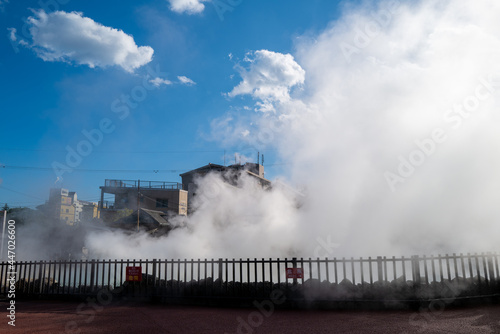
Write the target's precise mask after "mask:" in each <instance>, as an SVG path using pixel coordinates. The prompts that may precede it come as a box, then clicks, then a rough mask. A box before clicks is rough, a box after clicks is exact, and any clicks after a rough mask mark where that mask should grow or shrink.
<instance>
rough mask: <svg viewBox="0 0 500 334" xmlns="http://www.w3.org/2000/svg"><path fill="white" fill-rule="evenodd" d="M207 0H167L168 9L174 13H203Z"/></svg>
mask: <svg viewBox="0 0 500 334" xmlns="http://www.w3.org/2000/svg"><path fill="white" fill-rule="evenodd" d="M207 1H208V0H168V2H170V9H171V10H172V11H174V12H176V13H187V14H198V13H201V12H203V10H204V9H205V5H204V4H203V2H207Z"/></svg>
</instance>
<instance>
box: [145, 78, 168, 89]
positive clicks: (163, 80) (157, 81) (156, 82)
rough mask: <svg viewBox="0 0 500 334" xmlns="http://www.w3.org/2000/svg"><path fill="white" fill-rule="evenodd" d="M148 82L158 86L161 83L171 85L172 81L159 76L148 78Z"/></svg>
mask: <svg viewBox="0 0 500 334" xmlns="http://www.w3.org/2000/svg"><path fill="white" fill-rule="evenodd" d="M149 82H150V83H152V84H153V85H154V86H155V87H160V86H161V85H171V84H172V81H170V80H168V79H162V78H160V77H156V78H154V79H150V80H149Z"/></svg>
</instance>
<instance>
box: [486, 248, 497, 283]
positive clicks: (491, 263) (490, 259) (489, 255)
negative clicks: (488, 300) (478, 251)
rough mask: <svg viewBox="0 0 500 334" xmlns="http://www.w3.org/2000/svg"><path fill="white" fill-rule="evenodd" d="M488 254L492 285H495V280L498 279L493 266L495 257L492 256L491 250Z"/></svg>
mask: <svg viewBox="0 0 500 334" xmlns="http://www.w3.org/2000/svg"><path fill="white" fill-rule="evenodd" d="M486 254H487V259H488V271H489V273H490V275H489V277H490V286H491V287H493V286H494V282H495V280H496V278H495V269H494V266H493V257H492V256H491V252H488V253H486Z"/></svg>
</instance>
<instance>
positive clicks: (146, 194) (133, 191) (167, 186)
mask: <svg viewBox="0 0 500 334" xmlns="http://www.w3.org/2000/svg"><path fill="white" fill-rule="evenodd" d="M99 188H100V189H101V201H100V202H99V210H100V211H101V216H103V218H105V217H104V216H106V215H107V216H109V214H112V213H113V212H116V211H118V210H123V209H131V210H134V211H136V210H137V209H149V210H156V211H162V212H172V213H174V214H177V215H186V214H187V205H188V193H187V191H184V190H183V189H182V184H180V183H177V182H162V181H143V180H108V179H106V180H105V183H104V186H101V187H99ZM106 195H112V196H113V197H114V199H112V200H105V197H106Z"/></svg>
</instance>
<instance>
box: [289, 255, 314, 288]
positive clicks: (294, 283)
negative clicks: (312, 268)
mask: <svg viewBox="0 0 500 334" xmlns="http://www.w3.org/2000/svg"><path fill="white" fill-rule="evenodd" d="M309 263H310V262H309ZM292 267H293V268H297V258H296V257H294V258H292ZM296 285H297V277H295V278H294V279H293V286H296Z"/></svg>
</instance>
